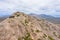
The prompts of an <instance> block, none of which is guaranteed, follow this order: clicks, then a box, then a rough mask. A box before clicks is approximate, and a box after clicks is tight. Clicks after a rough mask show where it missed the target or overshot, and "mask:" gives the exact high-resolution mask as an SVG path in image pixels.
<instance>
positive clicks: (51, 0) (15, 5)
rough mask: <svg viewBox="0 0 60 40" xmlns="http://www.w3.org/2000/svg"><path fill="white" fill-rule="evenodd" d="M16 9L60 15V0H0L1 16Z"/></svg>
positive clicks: (9, 13)
mask: <svg viewBox="0 0 60 40" xmlns="http://www.w3.org/2000/svg"><path fill="white" fill-rule="evenodd" d="M16 11H20V12H25V13H27V14H29V13H34V14H48V15H52V16H60V0H0V16H2V15H11V14H12V13H13V12H16Z"/></svg>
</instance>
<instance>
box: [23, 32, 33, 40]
mask: <svg viewBox="0 0 60 40" xmlns="http://www.w3.org/2000/svg"><path fill="white" fill-rule="evenodd" d="M24 40H33V39H32V38H31V37H30V33H27V35H26V36H25V37H24Z"/></svg>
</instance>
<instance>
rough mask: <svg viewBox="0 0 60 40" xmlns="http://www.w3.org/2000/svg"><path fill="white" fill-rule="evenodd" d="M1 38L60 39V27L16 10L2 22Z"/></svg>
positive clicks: (19, 39) (25, 39)
mask: <svg viewBox="0 0 60 40" xmlns="http://www.w3.org/2000/svg"><path fill="white" fill-rule="evenodd" d="M0 40H60V27H59V26H57V25H55V24H53V23H50V22H47V21H45V20H43V19H37V18H35V17H33V16H29V15H26V14H24V13H23V12H16V13H14V14H13V15H12V16H10V17H9V18H7V19H6V20H4V21H3V22H1V23H0Z"/></svg>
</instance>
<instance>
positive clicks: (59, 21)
mask: <svg viewBox="0 0 60 40" xmlns="http://www.w3.org/2000/svg"><path fill="white" fill-rule="evenodd" d="M30 15H32V16H35V17H37V18H43V19H45V20H47V21H50V22H52V23H55V24H60V17H53V16H51V15H45V14H40V15H37V14H30Z"/></svg>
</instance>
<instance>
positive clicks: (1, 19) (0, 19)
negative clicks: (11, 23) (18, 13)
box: [0, 15, 9, 22]
mask: <svg viewBox="0 0 60 40" xmlns="http://www.w3.org/2000/svg"><path fill="white" fill-rule="evenodd" d="M8 17H9V15H5V16H2V17H1V16H0V22H2V21H3V20H5V19H6V18H8Z"/></svg>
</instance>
